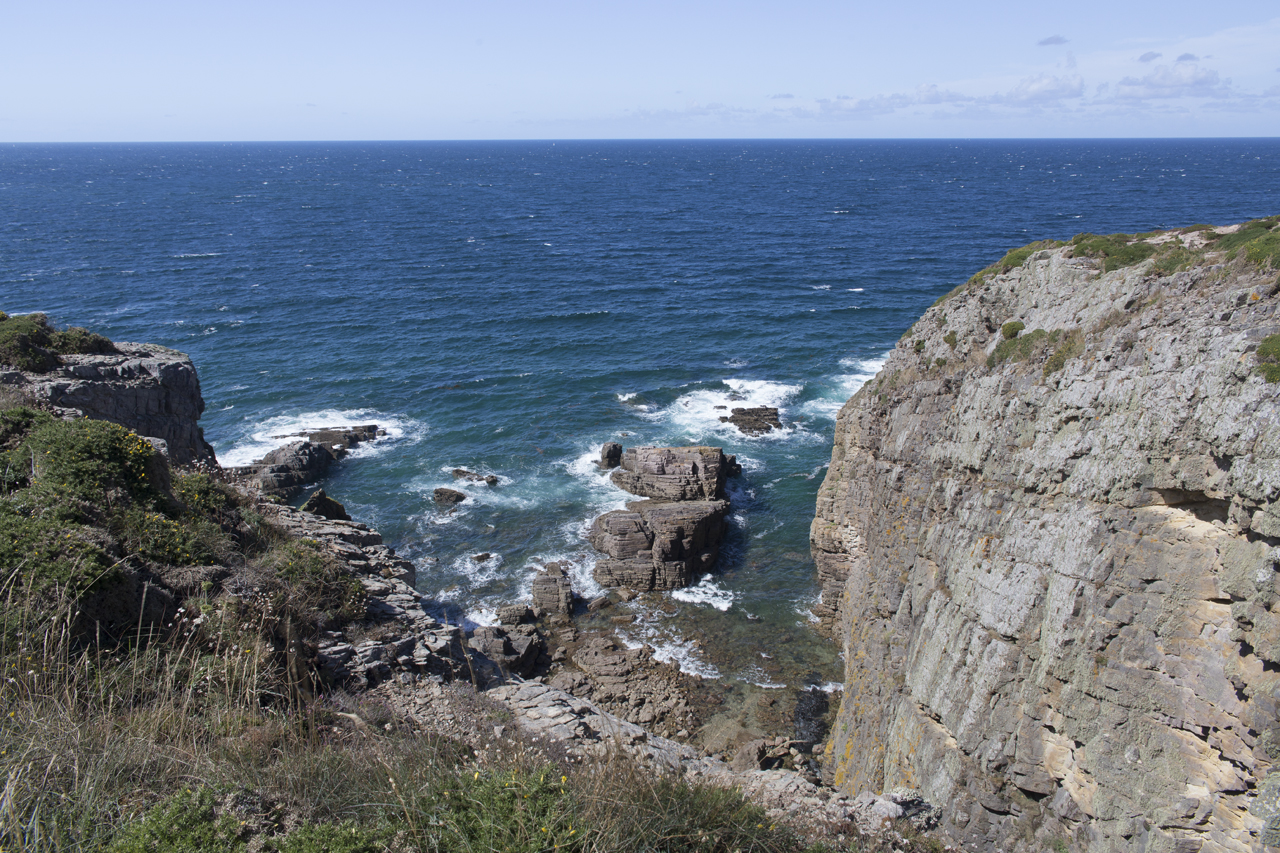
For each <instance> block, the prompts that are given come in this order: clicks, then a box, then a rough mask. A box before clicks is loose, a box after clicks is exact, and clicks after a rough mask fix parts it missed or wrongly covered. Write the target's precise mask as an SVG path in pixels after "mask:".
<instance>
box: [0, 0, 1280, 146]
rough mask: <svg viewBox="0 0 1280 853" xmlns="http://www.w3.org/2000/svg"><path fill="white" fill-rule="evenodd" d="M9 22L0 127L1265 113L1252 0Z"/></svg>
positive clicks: (227, 11) (70, 6)
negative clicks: (1060, 5)
mask: <svg viewBox="0 0 1280 853" xmlns="http://www.w3.org/2000/svg"><path fill="white" fill-rule="evenodd" d="M6 36H7V38H6V50H5V52H4V53H3V55H0V74H2V75H3V77H4V79H5V80H6V83H7V85H6V86H5V87H4V88H3V91H0V142H195V141H201V142H223V141H241V142H258V141H290V142H306V141H329V142H339V141H500V140H522V141H531V140H547V141H552V140H555V141H559V140H605V139H631V140H656V139H1111V138H1124V139H1128V138H1149V139H1170V138H1257V137H1271V136H1276V135H1278V134H1280V49H1277V46H1278V45H1280V16H1277V14H1276V11H1275V8H1274V4H1273V3H1264V2H1262V0H1241V2H1238V3H1234V4H1229V5H1225V4H1219V5H1215V6H1207V5H1206V4H1202V3H1192V2H1189V1H1188V0H1173V2H1165V3H1159V4H1157V3H1154V2H1138V3H1134V4H1115V3H1107V2H1102V0H1084V2H1082V3H1078V4H1075V5H1073V6H1072V7H1071V8H1070V9H1064V8H1057V7H1044V8H1036V9H1028V8H1026V7H1025V5H1023V4H1018V3H1013V2H1006V0H988V2H984V3H981V4H979V5H977V6H974V5H969V6H965V7H957V6H954V5H951V4H943V3H937V2H931V3H925V4H917V5H914V6H912V7H909V8H906V7H902V8H888V7H880V6H876V7H871V6H867V7H861V6H858V5H855V4H839V3H834V2H810V3H801V4H799V5H794V6H790V7H788V8H786V9H785V10H783V9H781V8H780V7H775V6H774V5H772V4H764V3H759V2H754V3H753V2H745V3H737V4H730V3H727V2H703V3H693V4H688V3H684V4H678V3H674V2H670V0H660V1H659V2H657V3H654V4H650V5H649V6H647V7H646V8H645V9H644V10H643V11H641V10H634V9H629V8H609V7H600V6H598V5H594V4H589V3H585V2H581V0H572V2H553V3H548V4H545V5H541V6H532V5H528V4H517V3H512V2H493V3H490V4H486V5H476V4H472V5H470V6H466V7H459V6H446V5H444V4H430V3H428V4H412V3H408V2H405V0H387V2H383V3H379V4H376V5H373V6H369V7H366V8H359V9H357V8H355V7H352V6H349V5H344V4H340V3H336V2H332V0H321V2H318V3H311V4H307V5H303V4H301V3H298V2H296V0H288V1H287V2H274V3H267V4H256V5H255V4H253V3H249V2H246V0H231V2H230V3H229V4H226V5H223V6H220V7H218V8H217V9H216V10H215V11H210V10H208V9H204V8H197V7H184V6H174V5H172V4H163V3H160V2H157V0H126V2H124V3H123V4H117V5H113V6H110V7H108V6H103V5H101V4H91V3H87V2H84V0H51V2H49V3H45V4H40V5H36V4H26V5H24V6H20V7H15V8H14V9H12V10H10V11H9V12H8V13H7V14H6Z"/></svg>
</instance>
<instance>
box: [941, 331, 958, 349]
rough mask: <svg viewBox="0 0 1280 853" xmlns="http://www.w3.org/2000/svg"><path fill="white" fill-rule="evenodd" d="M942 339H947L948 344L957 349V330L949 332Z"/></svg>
mask: <svg viewBox="0 0 1280 853" xmlns="http://www.w3.org/2000/svg"><path fill="white" fill-rule="evenodd" d="M942 340H944V341H946V343H947V346H949V347H951V348H952V349H955V348H956V333H955V332H947V334H946V335H945V336H944V337H943V338H942Z"/></svg>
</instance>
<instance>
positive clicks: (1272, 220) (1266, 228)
mask: <svg viewBox="0 0 1280 853" xmlns="http://www.w3.org/2000/svg"><path fill="white" fill-rule="evenodd" d="M1277 222H1280V216H1270V217H1268V218H1266V219H1254V220H1251V221H1249V222H1246V223H1244V224H1243V225H1241V226H1240V227H1239V228H1237V229H1236V230H1235V231H1233V232H1232V233H1230V234H1219V235H1218V236H1216V237H1214V238H1212V241H1211V242H1212V248H1213V249H1214V250H1215V251H1219V252H1227V253H1228V254H1230V253H1232V252H1234V251H1236V250H1237V249H1239V248H1241V247H1243V246H1244V245H1246V244H1248V243H1251V242H1253V241H1254V240H1257V239H1258V238H1259V237H1264V236H1266V235H1267V234H1268V233H1269V232H1270V231H1271V229H1273V228H1275V227H1276V223H1277Z"/></svg>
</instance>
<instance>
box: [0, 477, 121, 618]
mask: <svg viewBox="0 0 1280 853" xmlns="http://www.w3.org/2000/svg"><path fill="white" fill-rule="evenodd" d="M93 540H94V536H93V531H92V530H90V529H89V528H86V527H83V526H81V525H79V524H74V523H70V522H68V521H66V520H64V519H62V518H59V517H58V516H57V515H56V514H55V513H51V512H40V511H39V510H38V509H37V510H35V511H33V510H32V508H31V507H28V506H23V505H22V504H20V503H19V502H18V501H16V500H14V499H13V498H9V497H0V582H3V583H9V582H12V584H13V586H15V587H18V588H22V589H26V590H29V591H32V592H36V593H40V592H43V591H45V590H47V589H50V588H57V589H62V590H66V591H67V592H69V593H71V594H72V595H74V594H77V593H80V592H84V591H86V590H88V589H90V588H91V587H93V586H94V585H95V584H98V583H104V582H111V581H113V580H115V579H116V578H117V577H118V571H117V570H116V568H115V565H116V561H115V560H112V559H111V558H110V557H108V556H107V554H106V552H105V551H103V550H102V547H101V545H99V544H97V543H96V542H94V541H93Z"/></svg>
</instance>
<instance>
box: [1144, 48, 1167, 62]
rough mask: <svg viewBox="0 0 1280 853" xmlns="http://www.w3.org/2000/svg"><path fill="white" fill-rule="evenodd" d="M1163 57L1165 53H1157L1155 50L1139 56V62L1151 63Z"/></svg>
mask: <svg viewBox="0 0 1280 853" xmlns="http://www.w3.org/2000/svg"><path fill="white" fill-rule="evenodd" d="M1162 56H1164V54H1163V53H1156V52H1155V51H1154V50H1148V51H1147V52H1146V53H1144V54H1142V56H1139V57H1138V61H1139V62H1150V61H1152V60H1153V59H1159V58H1160V57H1162Z"/></svg>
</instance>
